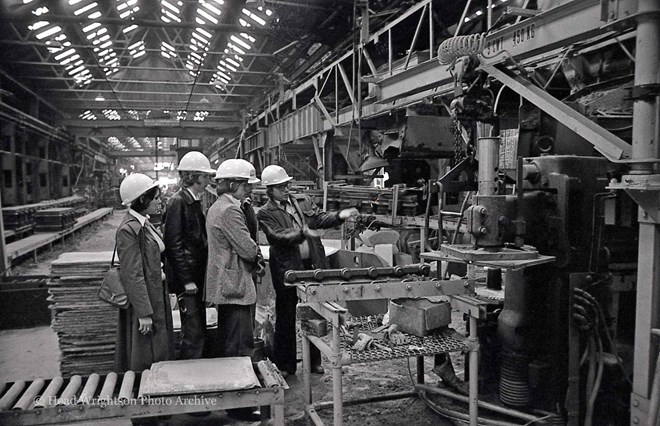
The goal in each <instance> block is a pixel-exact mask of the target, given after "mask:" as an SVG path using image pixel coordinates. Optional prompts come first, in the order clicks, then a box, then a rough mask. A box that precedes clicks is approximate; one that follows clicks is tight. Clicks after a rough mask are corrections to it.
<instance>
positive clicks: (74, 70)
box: [69, 67, 85, 74]
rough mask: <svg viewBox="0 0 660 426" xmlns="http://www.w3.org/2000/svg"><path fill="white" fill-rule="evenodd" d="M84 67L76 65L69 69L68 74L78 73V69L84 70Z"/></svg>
mask: <svg viewBox="0 0 660 426" xmlns="http://www.w3.org/2000/svg"><path fill="white" fill-rule="evenodd" d="M84 69H85V67H77V68H74V69H72V70H71V71H69V74H78V73H79V72H80V71H82V70H84Z"/></svg>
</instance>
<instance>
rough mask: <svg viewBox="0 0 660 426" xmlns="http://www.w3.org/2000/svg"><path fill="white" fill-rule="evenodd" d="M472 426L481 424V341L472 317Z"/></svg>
mask: <svg viewBox="0 0 660 426" xmlns="http://www.w3.org/2000/svg"><path fill="white" fill-rule="evenodd" d="M468 341H469V342H470V344H471V346H472V349H470V360H469V362H470V365H469V367H470V393H469V395H470V403H469V405H470V426H478V423H479V339H478V338H477V319H476V318H475V317H473V316H472V315H470V337H468Z"/></svg>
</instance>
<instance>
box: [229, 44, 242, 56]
mask: <svg viewBox="0 0 660 426" xmlns="http://www.w3.org/2000/svg"><path fill="white" fill-rule="evenodd" d="M227 47H229V48H230V49H232V50H233V51H234V52H236V53H239V54H241V55H245V51H244V50H242V49H241V48H239V47H237V46H236V45H235V44H232V43H227Z"/></svg>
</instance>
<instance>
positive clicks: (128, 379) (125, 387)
mask: <svg viewBox="0 0 660 426" xmlns="http://www.w3.org/2000/svg"><path fill="white" fill-rule="evenodd" d="M134 383H135V372H134V371H127V372H126V373H124V380H122V382H121V387H120V388H119V402H121V403H124V404H126V403H128V401H129V400H130V399H131V397H132V396H133V384H134Z"/></svg>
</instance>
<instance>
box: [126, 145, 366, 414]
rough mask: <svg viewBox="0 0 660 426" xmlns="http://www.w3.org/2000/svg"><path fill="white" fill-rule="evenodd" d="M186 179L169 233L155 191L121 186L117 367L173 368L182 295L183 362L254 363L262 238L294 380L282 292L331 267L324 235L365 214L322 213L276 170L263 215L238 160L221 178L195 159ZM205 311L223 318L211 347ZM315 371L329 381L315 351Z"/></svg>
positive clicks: (251, 174) (183, 166) (188, 162)
mask: <svg viewBox="0 0 660 426" xmlns="http://www.w3.org/2000/svg"><path fill="white" fill-rule="evenodd" d="M178 170H179V175H180V190H179V191H178V192H177V193H176V194H174V195H173V196H172V197H171V198H170V200H169V201H168V203H167V209H166V213H165V216H164V220H163V232H162V233H161V232H160V230H158V229H157V228H155V227H154V226H153V225H152V224H151V223H150V222H149V215H153V214H156V213H158V212H159V208H160V199H159V197H160V189H159V188H158V186H157V184H156V183H155V182H154V181H153V180H152V179H151V178H149V177H147V176H146V175H143V174H139V173H134V174H131V175H129V176H128V177H126V178H125V179H124V181H123V182H122V183H121V186H120V196H121V199H122V203H123V204H124V205H126V206H127V207H128V210H127V213H126V216H125V217H124V219H123V220H122V222H121V225H120V226H119V228H118V230H117V233H116V247H117V255H118V257H119V262H120V271H121V278H122V283H123V284H124V287H125V289H126V292H127V294H128V299H129V302H130V307H129V308H128V309H126V310H122V311H120V324H119V331H118V341H117V343H118V345H117V350H116V353H117V368H118V369H119V370H120V371H124V370H127V369H130V370H137V371H141V370H144V369H147V368H149V367H150V365H151V364H152V363H154V362H158V361H164V360H172V359H175V354H174V338H173V327H172V315H171V307H170V299H169V293H175V294H176V295H177V298H178V304H179V312H180V315H181V340H180V347H179V354H178V358H179V359H197V358H202V357H217V356H225V357H230V356H252V355H253V352H254V337H253V324H254V314H255V306H256V300H257V289H256V284H255V282H256V279H255V278H256V276H257V275H258V274H263V272H264V271H265V270H264V267H265V266H264V265H265V262H264V261H263V257H262V255H261V251H260V249H259V245H258V243H257V239H258V230H259V229H261V230H262V231H263V232H264V233H265V235H266V238H267V239H268V243H269V244H270V252H269V265H270V270H271V276H272V281H273V287H274V289H275V294H276V300H275V310H276V323H275V339H274V346H275V348H274V352H275V353H274V354H273V355H274V358H275V359H274V361H275V363H276V364H277V366H278V367H279V369H280V371H281V372H282V374H283V375H284V376H285V377H288V376H289V375H291V374H295V372H296V361H297V360H296V333H295V319H296V304H297V301H298V299H297V295H296V291H295V288H292V287H286V286H285V285H284V274H285V272H286V271H288V270H304V269H317V268H327V267H328V265H327V259H326V257H325V253H324V248H323V245H322V244H321V239H320V237H319V233H318V231H317V229H323V228H331V227H335V226H337V225H339V224H341V223H342V222H343V221H345V220H346V219H348V218H349V217H351V216H355V215H357V214H358V212H357V210H356V209H346V210H342V211H341V212H338V213H326V212H324V211H322V210H320V209H319V208H318V207H317V206H316V204H315V203H314V202H313V201H312V200H311V198H310V197H309V196H307V195H305V194H294V193H292V192H290V181H291V180H292V179H293V178H292V177H290V176H288V174H287V172H286V171H285V170H284V169H283V168H282V167H280V166H276V165H271V166H268V167H266V168H265V169H264V170H263V172H262V175H261V181H262V182H263V184H264V185H266V193H267V195H268V198H269V201H268V203H267V204H266V205H264V206H263V207H262V208H261V209H260V210H259V211H258V213H257V214H256V215H255V211H254V209H253V207H252V204H251V199H250V195H251V192H252V186H253V184H255V183H259V182H260V180H259V179H257V177H256V171H255V168H254V166H252V164H250V163H249V162H247V161H245V160H242V159H230V160H226V161H224V162H223V163H222V164H221V165H220V166H219V167H218V169H217V170H213V169H212V168H211V165H210V162H209V160H208V159H207V158H206V157H205V156H204V155H203V154H202V153H200V152H197V151H192V152H189V153H188V154H186V155H185V156H184V157H183V158H182V159H181V161H180V162H179V167H178ZM209 184H211V185H212V186H214V187H215V190H216V193H217V195H218V199H217V200H216V202H215V203H214V204H213V205H212V206H211V207H210V208H209V210H208V212H206V214H205V212H204V211H203V208H202V203H201V195H202V193H203V191H205V190H206V188H207V187H208V186H209ZM161 260H162V261H163V263H162V264H161ZM161 265H164V268H162V267H161ZM163 269H164V274H163V272H162V271H163ZM165 277H166V279H163V278H165ZM207 304H209V305H215V306H216V308H217V311H218V333H217V336H216V338H215V339H208V338H207V333H206V305H207ZM314 349H315V348H314ZM312 372H315V373H323V367H322V366H321V356H320V353H319V352H318V350H313V351H312ZM230 414H231V413H230ZM234 414H237V416H236V417H245V415H246V414H249V413H245V412H244V410H243V411H241V412H237V413H234Z"/></svg>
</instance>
